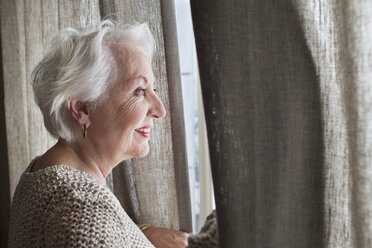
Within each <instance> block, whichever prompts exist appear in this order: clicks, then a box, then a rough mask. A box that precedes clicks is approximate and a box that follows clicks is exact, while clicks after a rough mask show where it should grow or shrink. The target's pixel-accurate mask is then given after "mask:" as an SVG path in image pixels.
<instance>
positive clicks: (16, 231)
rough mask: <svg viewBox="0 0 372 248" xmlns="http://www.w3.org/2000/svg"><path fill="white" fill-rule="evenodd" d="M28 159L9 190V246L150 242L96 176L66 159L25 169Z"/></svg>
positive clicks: (144, 244)
mask: <svg viewBox="0 0 372 248" xmlns="http://www.w3.org/2000/svg"><path fill="white" fill-rule="evenodd" d="M34 161H35V160H34ZM32 165H33V162H31V164H30V165H29V166H28V167H27V169H26V170H25V172H24V173H23V174H22V176H21V179H20V181H19V183H18V185H17V188H16V191H15V193H14V198H13V202H12V208H11V213H10V227H9V228H10V233H9V247H10V248H13V247H154V246H153V245H152V244H151V243H150V241H148V239H147V238H146V237H145V236H144V234H143V233H142V232H141V231H140V230H139V228H138V227H137V226H136V225H135V224H134V223H133V221H132V220H131V219H130V218H129V216H128V215H127V214H126V213H125V211H124V210H123V208H122V207H121V205H120V203H119V201H118V199H117V198H116V197H115V195H114V194H112V192H111V191H110V190H109V189H108V188H107V187H106V186H104V185H102V184H101V183H100V182H99V181H98V179H96V178H94V177H93V176H91V175H89V174H88V173H86V172H83V171H80V170H77V169H74V168H71V167H69V166H66V165H57V166H52V167H48V168H45V169H42V170H38V171H36V172H32V173H31V172H30V171H31V169H32Z"/></svg>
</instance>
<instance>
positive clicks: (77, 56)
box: [32, 20, 155, 141]
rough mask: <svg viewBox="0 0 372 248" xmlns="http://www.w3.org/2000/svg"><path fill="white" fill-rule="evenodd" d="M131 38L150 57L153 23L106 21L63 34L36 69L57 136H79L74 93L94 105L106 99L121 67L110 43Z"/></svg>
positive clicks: (42, 102)
mask: <svg viewBox="0 0 372 248" xmlns="http://www.w3.org/2000/svg"><path fill="white" fill-rule="evenodd" d="M115 42H120V43H123V44H125V43H130V44H132V45H134V46H135V47H136V48H138V50H139V51H141V52H142V53H143V54H144V55H145V56H147V57H148V58H149V59H150V60H151V58H152V55H153V52H154V50H155V41H154V38H153V36H152V34H151V31H150V30H149V28H148V26H147V24H134V25H128V24H126V25H123V24H118V23H114V22H113V21H111V20H104V21H102V22H101V23H100V24H99V25H96V26H93V25H90V26H87V27H84V28H82V29H74V28H66V29H63V30H61V31H60V32H58V33H57V35H56V37H55V38H54V39H53V41H52V47H51V49H50V50H49V52H48V53H47V54H46V56H45V57H44V59H43V60H42V61H41V62H40V63H39V64H38V65H37V66H36V68H35V69H34V71H33V72H32V81H33V82H32V85H33V90H34V95H35V101H36V103H37V105H38V106H39V107H40V110H41V112H42V114H43V117H44V125H45V127H46V129H47V130H48V131H49V133H50V134H51V135H52V136H54V137H55V138H59V137H61V138H63V139H65V140H67V141H73V140H75V138H76V135H77V133H76V132H77V129H76V124H75V122H74V120H73V118H72V116H71V114H70V111H69V109H70V98H71V97H75V98H76V99H77V100H78V101H81V102H85V103H88V104H89V107H90V111H93V110H94V108H95V106H96V105H97V104H99V103H100V102H102V101H103V100H104V99H105V98H106V97H107V93H108V89H110V88H111V87H112V86H113V85H114V84H115V82H116V79H117V73H118V66H119V65H117V63H116V61H115V58H114V55H113V52H112V51H111V49H110V45H111V44H113V43H115Z"/></svg>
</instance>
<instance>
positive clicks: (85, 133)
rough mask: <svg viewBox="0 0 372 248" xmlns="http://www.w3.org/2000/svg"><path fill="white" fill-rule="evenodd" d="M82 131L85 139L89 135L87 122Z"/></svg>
mask: <svg viewBox="0 0 372 248" xmlns="http://www.w3.org/2000/svg"><path fill="white" fill-rule="evenodd" d="M82 132H83V139H85V138H86V137H87V126H85V124H84V125H83V129H82Z"/></svg>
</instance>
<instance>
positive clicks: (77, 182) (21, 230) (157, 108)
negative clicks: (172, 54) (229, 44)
mask: <svg viewBox="0 0 372 248" xmlns="http://www.w3.org/2000/svg"><path fill="white" fill-rule="evenodd" d="M153 50H154V39H153V37H152V35H151V33H150V30H149V29H148V27H147V25H146V24H141V25H115V24H114V23H113V22H111V21H107V20H106V21H103V22H102V23H101V24H100V25H99V26H98V27H93V26H90V27H86V28H84V29H82V30H76V29H72V28H68V29H64V30H62V31H61V32H59V33H58V35H57V37H56V38H55V39H54V41H53V47H52V50H51V51H50V52H49V53H48V54H47V55H46V56H45V58H44V59H43V60H42V61H41V62H40V63H39V64H38V65H37V67H36V68H35V70H34V72H33V76H32V78H33V89H34V94H35V100H36V103H37V104H38V106H39V107H40V110H41V112H42V114H43V117H44V124H45V127H46V129H47V130H48V131H49V132H50V133H51V135H53V136H54V137H56V138H58V142H57V143H56V144H55V145H54V146H53V147H52V148H50V149H49V150H48V151H47V152H46V153H45V154H43V155H42V156H39V157H37V158H35V159H34V160H33V161H32V162H31V163H30V165H29V166H28V167H27V169H26V170H25V172H24V173H23V175H22V177H21V179H20V181H19V184H18V186H17V189H16V191H15V194H14V198H13V204H12V209H11V220H10V236H9V244H10V247H154V246H153V245H155V246H156V247H185V245H186V238H187V234H186V233H183V232H179V231H175V230H168V229H164V228H155V227H150V228H147V229H146V230H144V231H143V232H142V231H141V230H140V229H139V228H138V227H137V226H136V225H135V224H134V223H133V221H132V220H131V219H130V218H129V217H128V215H127V214H126V213H125V211H124V210H123V209H122V207H121V205H120V203H119V201H118V200H117V198H116V197H115V196H114V195H113V194H112V193H111V192H110V190H109V189H108V188H107V187H106V180H105V179H106V177H107V175H108V174H109V173H110V172H111V170H112V169H113V168H114V167H115V166H116V165H117V164H118V163H119V162H121V161H123V160H126V159H129V158H140V157H144V156H145V155H146V154H147V153H148V152H149V139H150V136H151V129H152V126H153V122H154V120H156V119H160V118H163V117H164V116H165V114H166V113H165V109H164V106H163V104H162V102H161V100H160V99H159V97H158V96H157V94H156V89H155V85H154V81H155V78H154V74H153V71H152V68H151V57H152V54H153ZM150 241H151V242H150Z"/></svg>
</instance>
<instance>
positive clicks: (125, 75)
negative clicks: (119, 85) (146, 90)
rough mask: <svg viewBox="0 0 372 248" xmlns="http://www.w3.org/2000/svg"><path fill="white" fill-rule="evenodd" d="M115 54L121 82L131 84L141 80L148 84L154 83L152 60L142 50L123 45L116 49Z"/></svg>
mask: <svg viewBox="0 0 372 248" xmlns="http://www.w3.org/2000/svg"><path fill="white" fill-rule="evenodd" d="M114 54H115V57H116V63H117V64H118V69H119V71H118V74H119V75H118V76H119V77H120V78H121V81H127V82H131V83H133V82H135V81H136V80H141V79H143V80H145V81H147V82H148V83H151V82H153V81H154V74H153V71H152V67H151V62H150V59H149V58H147V57H146V56H145V55H144V54H143V53H142V52H141V51H140V50H138V49H137V48H135V47H133V46H127V45H122V46H120V47H117V48H116V49H115V52H114Z"/></svg>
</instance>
